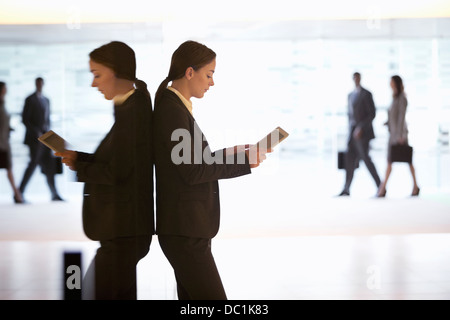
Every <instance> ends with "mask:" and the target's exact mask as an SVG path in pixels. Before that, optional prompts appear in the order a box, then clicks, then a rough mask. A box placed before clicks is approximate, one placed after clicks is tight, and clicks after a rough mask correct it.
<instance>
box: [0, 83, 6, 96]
mask: <svg viewBox="0 0 450 320" xmlns="http://www.w3.org/2000/svg"><path fill="white" fill-rule="evenodd" d="M6 91H7V90H6V86H4V87H3V88H2V91H0V97H2V98H4V97H5V96H6Z"/></svg>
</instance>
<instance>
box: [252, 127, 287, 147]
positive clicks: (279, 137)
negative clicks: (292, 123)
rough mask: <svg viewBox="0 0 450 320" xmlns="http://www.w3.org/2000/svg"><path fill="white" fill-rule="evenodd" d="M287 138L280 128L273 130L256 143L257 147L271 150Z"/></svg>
mask: <svg viewBox="0 0 450 320" xmlns="http://www.w3.org/2000/svg"><path fill="white" fill-rule="evenodd" d="M288 136H289V133H287V132H286V131H285V130H283V129H282V128H280V127H277V128H275V129H274V130H273V131H272V132H271V133H269V134H268V135H267V136H265V137H264V138H262V139H261V140H259V141H258V143H257V145H258V147H261V148H267V149H273V148H274V147H275V146H276V145H278V144H279V143H280V142H281V141H283V140H284V139H286V138H287V137H288Z"/></svg>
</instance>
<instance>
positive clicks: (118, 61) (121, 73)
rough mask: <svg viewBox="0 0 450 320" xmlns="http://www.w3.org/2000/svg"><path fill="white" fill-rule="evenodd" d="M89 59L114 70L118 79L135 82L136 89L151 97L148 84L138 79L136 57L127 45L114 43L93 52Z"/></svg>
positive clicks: (118, 42)
mask: <svg viewBox="0 0 450 320" xmlns="http://www.w3.org/2000/svg"><path fill="white" fill-rule="evenodd" d="M89 57H90V58H91V60H93V61H95V62H97V63H100V64H102V65H104V66H105V67H108V68H110V69H111V70H113V71H114V74H115V75H116V77H117V78H120V79H125V80H130V81H134V84H135V85H136V88H137V89H139V90H141V91H143V92H144V93H145V94H146V95H147V96H149V97H150V93H149V92H148V89H147V84H146V83H145V82H144V81H142V80H139V79H137V78H136V56H135V54H134V51H133V49H131V48H130V47H129V46H128V45H127V44H125V43H123V42H120V41H112V42H110V43H107V44H104V45H102V46H101V47H99V48H97V49H95V50H93V51H92V52H91V53H89Z"/></svg>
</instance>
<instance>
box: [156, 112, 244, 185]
mask: <svg viewBox="0 0 450 320" xmlns="http://www.w3.org/2000/svg"><path fill="white" fill-rule="evenodd" d="M160 111H161V116H160V117H157V119H155V120H156V121H155V125H156V126H157V127H158V128H159V129H158V130H157V135H156V136H155V139H161V141H159V145H162V147H163V150H155V152H164V153H166V154H170V159H171V161H172V162H173V164H174V165H175V168H176V170H177V171H178V173H179V174H180V176H181V178H182V179H183V180H184V181H185V182H186V183H187V184H190V185H194V184H199V183H204V182H211V181H216V180H220V179H228V178H234V177H237V176H241V175H245V174H249V173H251V171H250V164H249V160H248V157H247V156H246V154H245V151H241V152H238V154H236V155H233V156H232V157H233V160H234V161H230V159H229V158H227V155H226V152H225V151H224V150H225V149H223V150H218V151H216V152H212V151H211V149H210V148H209V145H208V143H207V142H206V139H204V136H203V132H202V131H201V130H200V128H199V127H198V125H197V124H196V123H195V122H194V121H192V119H191V118H190V117H189V116H188V115H187V113H185V112H183V109H182V108H180V107H179V106H177V105H172V104H169V103H168V104H165V105H164V110H160ZM227 159H228V161H227Z"/></svg>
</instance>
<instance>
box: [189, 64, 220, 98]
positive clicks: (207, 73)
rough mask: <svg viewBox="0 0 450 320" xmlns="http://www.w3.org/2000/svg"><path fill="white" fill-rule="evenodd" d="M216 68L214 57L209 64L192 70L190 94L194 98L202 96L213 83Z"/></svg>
mask: <svg viewBox="0 0 450 320" xmlns="http://www.w3.org/2000/svg"><path fill="white" fill-rule="evenodd" d="M215 69H216V59H214V60H212V61H211V62H210V63H209V64H207V65H205V66H203V67H202V68H200V69H198V70H197V71H194V73H193V77H192V78H191V80H190V87H191V94H192V96H193V97H195V98H198V99H200V98H203V96H204V95H205V93H206V91H208V90H209V87H211V86H213V85H214V80H213V76H214V71H215Z"/></svg>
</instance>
